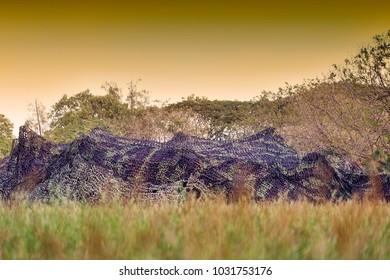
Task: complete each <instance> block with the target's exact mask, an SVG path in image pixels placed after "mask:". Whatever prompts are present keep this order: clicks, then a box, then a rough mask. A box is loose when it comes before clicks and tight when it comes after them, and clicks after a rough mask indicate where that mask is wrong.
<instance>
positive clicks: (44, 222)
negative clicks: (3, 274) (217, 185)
mask: <svg viewBox="0 0 390 280" xmlns="http://www.w3.org/2000/svg"><path fill="white" fill-rule="evenodd" d="M0 259H390V205H389V204H386V203H383V202H372V201H366V202H363V203H358V202H353V201H350V202H345V203H340V204H330V203H329V204H328V203H325V204H321V205H313V204H309V203H306V202H296V203H288V202H284V201H277V202H272V203H263V204H254V203H250V202H243V201H241V202H238V203H230V204H227V203H225V202H224V201H206V202H197V201H189V202H188V203H185V204H180V205H177V204H176V205H172V204H160V205H143V204H137V203H127V204H125V205H123V204H119V203H118V204H115V203H111V204H105V205H99V206H93V207H91V206H83V205H78V204H73V203H65V204H64V205H56V206H53V205H52V206H47V205H38V204H37V205H33V206H30V207H28V206H25V205H23V204H20V205H17V206H5V205H2V206H0Z"/></svg>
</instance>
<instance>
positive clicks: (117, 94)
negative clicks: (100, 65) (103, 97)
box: [102, 81, 122, 100]
mask: <svg viewBox="0 0 390 280" xmlns="http://www.w3.org/2000/svg"><path fill="white" fill-rule="evenodd" d="M102 89H104V90H105V91H106V92H107V95H109V96H112V97H114V98H115V99H118V100H121V98H122V89H121V88H120V87H118V85H117V83H115V82H107V81H106V82H105V83H104V84H103V85H102Z"/></svg>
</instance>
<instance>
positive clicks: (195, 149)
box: [0, 127, 390, 202]
mask: <svg viewBox="0 0 390 280" xmlns="http://www.w3.org/2000/svg"><path fill="white" fill-rule="evenodd" d="M375 182H376V184H379V185H380V195H381V196H382V198H384V199H386V200H388V201H389V200H390V195H389V193H390V186H389V182H390V179H389V175H385V174H378V176H376V180H375ZM378 182H379V183H378ZM371 185H372V179H371V178H370V177H369V176H367V175H366V174H364V172H363V171H362V170H360V169H359V168H358V166H357V165H356V164H355V163H353V162H352V161H351V160H349V159H347V158H343V157H336V156H332V155H327V154H324V153H321V152H315V153H310V154H306V155H304V156H300V155H298V154H297V153H296V152H295V151H294V150H293V149H292V148H291V147H289V146H287V145H286V144H285V142H284V140H283V139H282V138H281V137H280V136H279V135H277V134H276V133H275V130H274V129H272V128H269V129H266V130H264V131H262V132H260V133H258V134H255V135H252V136H250V137H248V138H245V139H242V140H235V141H226V142H220V141H212V140H206V139H200V138H196V137H191V136H187V135H184V134H180V133H179V134H177V135H175V137H174V138H172V139H171V140H170V141H168V142H166V143H158V142H154V141H149V140H141V139H128V138H122V137H116V136H113V135H111V134H110V133H108V132H107V131H104V130H101V129H94V130H93V131H92V132H91V133H90V134H86V135H83V136H81V137H80V138H78V139H76V140H75V141H73V142H71V143H68V144H54V143H50V142H48V141H46V140H45V139H44V138H42V137H40V136H38V135H36V134H35V133H34V132H32V131H29V130H28V129H26V128H25V127H21V128H20V133H19V139H18V140H17V141H15V142H14V144H13V149H12V152H11V154H10V156H9V157H7V158H4V159H0V194H1V197H2V198H3V199H4V200H7V199H9V198H10V197H12V194H13V193H18V192H25V193H27V196H28V199H29V200H30V201H36V200H39V201H47V202H50V201H52V200H55V199H60V198H67V199H75V200H80V201H87V202H97V201H99V200H100V199H101V198H102V197H103V196H104V195H106V196H109V197H121V198H131V197H132V196H135V195H137V197H141V199H143V200H145V201H150V202H154V201H161V200H164V199H168V200H178V199H179V200H180V199H183V197H184V196H185V195H187V193H188V192H195V194H196V197H199V196H201V195H204V194H213V193H216V192H222V193H225V194H226V195H227V196H228V197H229V195H232V194H235V193H237V192H240V191H241V192H242V191H243V190H245V191H246V192H247V193H249V195H250V196H251V198H252V199H254V200H256V201H265V200H272V199H278V198H281V197H283V198H285V199H288V200H300V199H305V200H308V201H312V202H321V201H339V200H347V199H350V198H352V197H354V196H359V197H363V196H364V194H365V192H366V191H367V190H368V189H369V187H370V186H371Z"/></svg>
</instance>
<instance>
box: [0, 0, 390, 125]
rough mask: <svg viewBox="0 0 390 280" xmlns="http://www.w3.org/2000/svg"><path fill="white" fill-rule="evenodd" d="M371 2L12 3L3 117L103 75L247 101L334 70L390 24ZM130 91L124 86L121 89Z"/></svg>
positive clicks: (17, 121) (161, 91) (3, 24)
mask: <svg viewBox="0 0 390 280" xmlns="http://www.w3.org/2000/svg"><path fill="white" fill-rule="evenodd" d="M389 8H390V3H388V2H385V1H371V2H370V5H367V2H363V1H346V2H342V3H340V2H339V1H338V2H336V1H327V2H325V3H318V2H314V3H312V1H295V2H291V1H274V2H272V3H269V2H265V3H262V2H261V1H260V2H259V1H240V2H239V4H236V3H235V2H234V1H214V2H212V3H210V2H208V1H196V2H186V3H185V4H183V3H182V2H181V1H165V2H164V3H160V2H158V1H147V2H142V3H139V2H132V1H131V2H128V1H127V2H125V1H110V2H109V3H106V2H99V1H94V2H92V1H84V2H83V3H81V4H80V3H78V2H76V1H68V2H66V4H61V3H58V2H53V3H52V2H45V1H38V2H34V3H30V2H26V3H24V2H23V1H13V2H9V3H6V4H2V8H1V10H0V61H1V63H0V77H1V83H0V94H1V102H0V114H4V115H5V116H6V117H7V118H9V119H10V120H11V121H12V122H13V123H14V126H15V130H14V132H16V131H17V128H18V127H19V126H20V125H22V124H23V123H24V120H25V119H26V117H27V105H28V104H29V103H32V102H34V100H35V99H38V100H40V101H41V102H42V103H43V104H44V105H45V106H46V107H47V108H48V109H49V107H50V106H51V105H53V104H54V103H55V102H56V101H58V100H59V99H60V98H61V97H62V96H63V95H64V94H68V95H74V94H76V93H78V92H81V91H84V90H86V89H90V90H91V92H92V93H94V94H102V93H103V92H104V90H103V89H101V88H100V87H101V85H102V84H103V83H104V82H105V81H109V82H110V81H114V82H117V83H118V85H119V86H120V87H122V88H123V89H124V90H125V89H126V83H128V82H130V81H136V80H137V79H142V82H141V83H140V84H139V86H140V88H141V89H146V90H148V91H149V92H150V94H151V96H152V98H155V99H162V100H166V99H170V100H172V101H178V100H180V98H181V97H186V96H188V95H191V94H195V95H199V96H206V97H208V98H210V99H237V100H249V99H251V98H253V97H255V96H257V95H259V94H260V92H261V91H262V90H271V91H276V90H277V89H278V87H282V86H283V85H284V84H285V82H288V83H290V84H296V83H301V82H302V81H303V80H304V79H305V78H314V77H316V76H321V75H322V74H323V73H327V72H328V71H329V70H330V69H331V65H332V64H333V63H336V64H337V63H342V61H343V60H344V58H347V57H350V56H352V55H353V54H355V53H356V51H357V50H358V48H359V47H360V46H362V45H363V44H365V43H369V42H370V41H371V38H372V37H373V36H374V35H375V34H380V33H383V32H386V31H387V30H388V29H389V28H390V22H389V21H388V10H389ZM124 93H125V92H124Z"/></svg>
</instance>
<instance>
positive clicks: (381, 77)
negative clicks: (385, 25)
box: [287, 31, 390, 171]
mask: <svg viewBox="0 0 390 280" xmlns="http://www.w3.org/2000/svg"><path fill="white" fill-rule="evenodd" d="M389 63H390V31H389V32H388V33H387V34H385V35H376V36H375V37H374V41H373V43H371V44H368V45H366V46H364V47H362V48H361V49H360V51H359V52H358V54H357V55H355V56H354V57H352V58H351V59H346V60H345V62H344V64H341V65H334V69H333V71H332V72H331V73H330V75H329V77H324V78H321V79H319V78H318V79H311V80H308V81H306V83H304V84H302V85H297V86H295V87H293V88H289V89H288V90H287V91H289V93H290V94H291V96H292V98H293V100H294V103H295V107H296V111H297V112H300V114H301V115H302V118H301V120H300V125H298V126H295V127H293V129H291V128H289V130H290V131H288V132H289V133H290V135H292V136H293V137H291V139H294V138H295V139H296V140H297V141H295V142H296V143H298V146H300V147H303V148H306V149H307V148H310V149H318V148H322V149H332V150H334V151H336V152H338V153H342V154H347V155H349V156H351V157H353V158H354V159H356V160H358V161H359V162H360V163H362V165H366V166H367V165H370V166H375V169H383V168H382V167H383V166H387V163H386V162H388V159H389V155H390V107H389V106H390V91H389V86H390V76H389V74H390V73H389V70H390V69H389V65H390V64H389ZM370 169H372V168H370ZM371 171H372V170H371Z"/></svg>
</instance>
